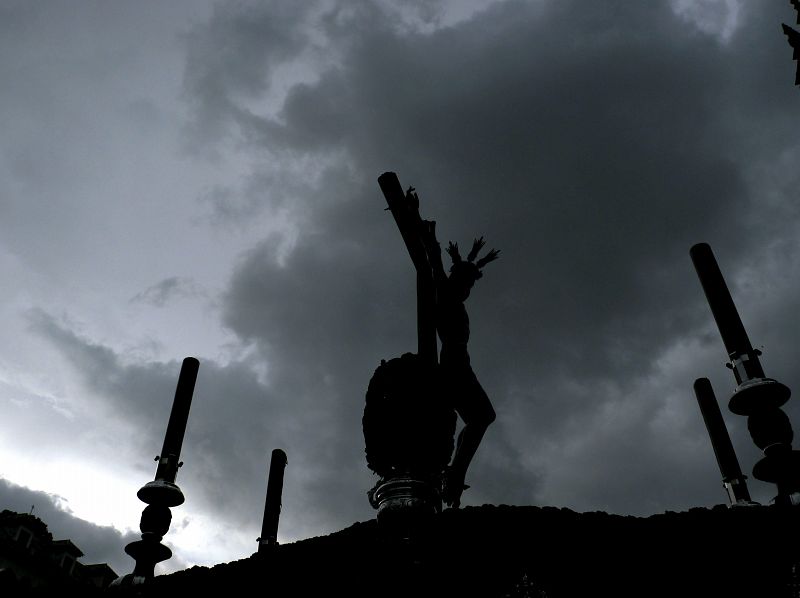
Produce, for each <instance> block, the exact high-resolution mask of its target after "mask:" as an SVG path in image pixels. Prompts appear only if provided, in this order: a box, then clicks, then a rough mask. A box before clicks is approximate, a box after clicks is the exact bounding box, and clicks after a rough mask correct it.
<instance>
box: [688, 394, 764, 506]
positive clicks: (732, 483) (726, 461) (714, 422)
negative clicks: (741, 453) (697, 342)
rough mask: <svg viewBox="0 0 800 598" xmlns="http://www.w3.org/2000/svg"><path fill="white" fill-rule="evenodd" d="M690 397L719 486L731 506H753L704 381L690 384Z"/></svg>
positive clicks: (723, 421) (728, 438) (743, 476)
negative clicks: (692, 396) (697, 408)
mask: <svg viewBox="0 0 800 598" xmlns="http://www.w3.org/2000/svg"><path fill="white" fill-rule="evenodd" d="M694 394H695V396H696V397H697V403H698V405H699V406H700V413H701V414H702V415H703V421H704V422H705V424H706V429H707V430H708V436H709V438H711V447H712V448H713V449H714V455H715V456H716V458H717V465H719V471H720V473H721V474H722V484H723V485H724V486H725V490H726V491H727V492H728V499H729V500H730V503H731V506H737V505H750V504H754V503H753V501H752V499H751V498H750V492H748V490H747V481H746V480H747V477H746V476H745V475H743V474H742V469H741V468H740V467H739V460H738V459H737V458H736V452H735V451H734V450H733V444H732V443H731V437H730V436H729V435H728V428H727V427H725V420H724V419H722V413H721V412H720V410H719V404H718V403H717V397H716V396H715V395H714V389H713V388H712V386H711V381H710V380H709V379H708V378H698V379H697V380H695V381H694Z"/></svg>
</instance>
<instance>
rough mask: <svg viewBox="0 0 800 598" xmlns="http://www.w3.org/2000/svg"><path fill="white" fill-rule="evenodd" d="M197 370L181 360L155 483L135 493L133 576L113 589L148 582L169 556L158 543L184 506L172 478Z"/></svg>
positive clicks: (128, 550)
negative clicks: (138, 508) (138, 506)
mask: <svg viewBox="0 0 800 598" xmlns="http://www.w3.org/2000/svg"><path fill="white" fill-rule="evenodd" d="M199 367H200V362H199V361H198V360H197V359H195V358H194V357H187V358H186V359H184V360H183V365H182V366H181V373H180V376H179V377H178V386H177V388H176V389H175V399H174V400H173V402H172V411H171V412H170V415H169V422H168V424H167V432H166V434H165V435H164V445H163V447H162V449H161V455H159V456H157V457H156V461H157V462H158V467H157V468H156V475H155V479H154V480H153V481H152V482H148V483H147V484H145V485H144V486H142V488H141V489H140V490H139V492H137V493H136V496H138V497H139V499H140V500H141V501H142V502H144V503H147V506H146V507H145V509H144V511H142V518H141V521H140V522H139V529H140V531H141V532H142V538H141V540H137V541H135V542H131V543H130V544H128V545H127V546H126V547H125V552H126V553H127V554H129V555H130V556H131V557H133V559H134V560H135V561H136V566H135V567H134V570H133V573H132V574H128V575H126V576H124V577H121V578H119V579H117V580H116V581H115V582H114V584H115V585H122V584H134V585H135V584H141V583H145V582H147V581H149V580H151V579H152V578H153V577H154V576H155V566H156V564H158V563H160V562H162V561H165V560H167V559H169V558H170V557H171V556H172V551H171V550H170V549H169V547H167V546H165V545H163V544H161V540H162V538H163V537H164V535H166V533H167V531H169V525H170V522H171V521H172V513H171V511H170V510H169V508H170V507H177V506H178V505H181V504H183V502H184V496H183V492H182V491H181V489H180V488H179V487H178V485H177V484H176V483H175V477H176V476H177V474H178V468H180V467H181V466H182V465H183V463H181V462H180V460H179V459H180V454H181V446H182V444H183V436H184V434H185V432H186V422H187V420H188V417H189V407H190V406H191V404H192V395H193V394H194V385H195V381H196V380H197V370H198V368H199Z"/></svg>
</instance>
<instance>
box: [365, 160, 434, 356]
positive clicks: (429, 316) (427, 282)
mask: <svg viewBox="0 0 800 598" xmlns="http://www.w3.org/2000/svg"><path fill="white" fill-rule="evenodd" d="M378 184H379V185H380V187H381V191H383V195H384V197H385V198H386V203H388V204H389V210H390V211H391V212H392V216H394V221H395V222H396V223H397V228H398V229H400V234H401V235H402V237H403V241H404V242H405V244H406V249H408V254H409V255H410V256H411V261H412V262H413V263H414V268H415V269H416V271H417V354H418V355H419V356H420V359H421V360H422V362H423V363H425V364H429V365H431V366H435V365H436V364H437V363H438V359H437V344H436V287H435V285H434V281H433V270H432V269H431V265H430V262H429V261H428V254H427V252H426V251H425V246H424V244H423V242H422V237H421V233H422V230H423V227H424V226H427V223H425V222H423V220H422V218H421V217H420V215H419V200H418V199H417V197H416V195H415V194H413V193H411V189H409V193H404V192H403V187H402V186H401V185H400V181H399V180H398V178H397V175H396V174H395V173H393V172H384V173H383V174H382V175H381V176H380V177H378Z"/></svg>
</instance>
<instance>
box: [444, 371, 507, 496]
mask: <svg viewBox="0 0 800 598" xmlns="http://www.w3.org/2000/svg"><path fill="white" fill-rule="evenodd" d="M463 375H464V381H465V382H466V383H465V384H459V385H458V391H459V394H458V396H457V399H456V400H457V404H456V411H457V412H458V414H459V415H460V416H461V419H462V420H464V427H463V428H462V429H461V432H460V433H459V435H458V440H457V441H456V450H455V454H454V455H453V462H452V463H451V464H450V467H449V468H448V470H447V474H446V478H445V491H444V494H445V495H444V497H443V498H444V501H445V503H447V504H448V505H452V506H454V507H456V508H457V507H458V506H459V505H460V504H461V493H462V492H463V491H464V489H465V486H464V479H465V478H466V475H467V469H468V468H469V464H470V463H471V462H472V458H473V457H474V456H475V453H476V452H477V450H478V446H480V443H481V440H482V439H483V435H484V434H485V433H486V429H487V428H488V427H489V426H490V425H491V424H492V422H493V421H494V420H495V418H496V417H497V415H496V414H495V411H494V408H493V407H492V402H491V401H490V400H489V397H488V395H487V394H486V392H485V391H484V390H483V387H481V385H480V383H479V382H478V379H477V378H476V377H475V374H474V372H473V371H472V369H471V368H470V369H469V370H468V372H465V373H464V374H463Z"/></svg>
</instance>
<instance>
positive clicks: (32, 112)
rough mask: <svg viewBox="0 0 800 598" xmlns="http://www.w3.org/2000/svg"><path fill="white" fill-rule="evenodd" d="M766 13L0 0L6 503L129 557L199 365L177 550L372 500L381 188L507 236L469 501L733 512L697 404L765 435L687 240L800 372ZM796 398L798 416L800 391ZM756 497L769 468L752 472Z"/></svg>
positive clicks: (184, 558)
mask: <svg viewBox="0 0 800 598" xmlns="http://www.w3.org/2000/svg"><path fill="white" fill-rule="evenodd" d="M794 20H795V13H794V12H793V10H792V7H791V6H790V5H789V3H788V2H783V1H776V2H762V1H758V0H751V1H742V0H695V1H691V0H671V1H667V0H664V1H655V0H654V1H652V2H627V1H622V0H616V1H614V0H603V1H595V2H578V1H577V0H576V1H569V0H557V1H556V0H531V1H527V2H525V1H516V0H497V1H494V2H489V1H486V0H482V1H474V2H472V1H470V2H467V1H463V0H450V1H441V2H438V1H434V0H417V1H413V2H411V1H408V2H402V3H400V2H389V1H378V0H362V1H357V0H347V1H344V0H341V1H336V0H327V1H321V0H320V1H316V0H304V1H303V2H289V1H288V0H285V1H273V2H266V1H259V2H251V3H248V2H214V3H205V2H200V1H195V0H192V1H191V2H190V1H184V2H177V1H175V2H156V1H151V2H122V1H113V2H89V1H80V2H69V3H65V2H36V3H31V2H26V1H24V0H20V1H13V0H5V1H2V2H0V81H2V92H0V130H2V136H0V277H2V280H3V284H2V285H0V288H1V289H2V290H0V318H1V321H2V331H3V334H2V335H0V405H2V413H3V417H2V418H1V420H2V421H1V422H0V477H2V478H3V480H4V482H3V483H1V484H0V507H2V508H12V509H15V510H22V511H28V510H30V507H31V505H33V506H34V514H39V515H40V516H41V517H42V518H43V519H44V520H45V522H46V523H47V524H48V525H49V526H50V528H51V531H52V532H53V533H54V535H55V536H56V537H70V538H72V539H73V541H75V543H76V544H77V545H78V546H79V547H80V548H81V549H82V550H83V551H84V552H85V553H86V557H84V559H83V561H84V562H87V563H88V562H101V561H107V562H109V563H110V564H111V565H112V566H113V567H114V568H115V569H116V570H117V572H118V573H121V574H122V573H127V572H130V571H131V570H132V567H133V561H132V560H131V559H130V558H129V557H127V556H126V555H125V554H124V553H123V547H124V545H125V544H126V543H127V542H128V541H130V540H131V539H133V538H135V537H138V520H139V515H140V513H141V510H142V508H143V507H144V504H143V503H141V502H140V501H139V500H138V499H137V498H136V491H137V490H138V489H139V488H140V487H141V486H142V485H143V484H144V483H146V482H147V481H150V480H151V479H152V478H153V474H154V473H155V463H154V462H153V457H154V456H155V455H156V454H157V453H158V451H159V450H160V448H161V443H162V441H163V435H164V431H165V428H166V421H167V417H168V414H169V410H170V406H171V402H172V398H173V395H174V390H175V385H176V383H177V379H178V372H179V370H180V364H181V361H182V359H183V358H184V357H186V356H189V355H191V356H195V357H197V358H198V359H199V360H200V371H199V376H198V380H197V386H196V391H195V395H194V401H193V404H192V409H191V413H190V417H189V423H188V429H187V433H186V437H185V442H184V445H183V453H182V460H183V461H184V463H185V465H184V467H183V468H182V469H181V470H180V474H179V476H178V479H177V482H178V484H179V485H180V487H181V488H182V489H183V491H184V493H185V494H186V497H187V500H186V503H185V504H184V505H182V506H180V507H177V508H174V509H173V523H172V527H171V529H170V532H169V534H168V535H167V537H166V538H165V540H166V541H167V542H168V543H169V544H170V545H171V546H172V547H173V550H174V552H175V557H173V559H171V560H170V561H167V562H166V563H165V564H163V565H160V566H159V567H158V569H157V572H168V571H172V570H176V569H181V568H184V567H186V566H190V565H192V564H206V565H211V564H215V563H219V562H223V561H230V560H234V559H239V558H243V557H246V556H249V555H250V554H251V553H252V552H254V551H255V550H256V548H257V545H256V538H257V537H258V536H259V534H260V526H261V517H262V514H263V504H264V496H265V491H266V478H267V468H268V464H269V456H270V452H271V450H272V449H273V448H278V447H280V448H283V449H284V450H285V451H286V453H287V455H288V459H289V464H288V466H287V468H286V479H285V486H284V495H283V503H284V508H283V513H282V517H281V527H280V535H279V539H280V540H281V542H291V541H294V540H298V539H302V538H307V537H312V536H316V535H321V534H326V533H330V532H333V531H336V530H339V529H342V528H343V527H346V526H348V525H349V524H351V523H353V522H355V521H363V520H366V519H370V518H372V517H373V516H374V512H373V510H372V509H371V507H370V506H369V504H368V501H367V497H366V491H367V490H368V489H369V488H370V487H371V486H372V485H373V483H374V481H375V478H374V477H373V475H372V474H371V473H370V472H369V471H368V469H367V467H366V461H365V459H364V445H363V436H362V432H361V415H362V410H363V404H364V393H365V391H366V387H367V383H368V381H369V379H370V377H371V375H372V373H373V371H374V369H375V367H377V365H378V364H379V363H380V360H381V359H389V358H392V357H397V356H399V355H401V354H402V353H404V352H407V351H414V350H415V349H416V325H415V319H416V314H415V299H414V293H415V286H414V271H413V266H412V264H411V261H410V259H409V257H408V254H407V252H406V250H405V247H404V246H403V243H402V240H401V238H400V235H399V233H398V231H397V229H396V226H395V224H394V221H393V219H392V218H391V216H390V215H389V213H388V212H385V211H384V207H385V201H384V199H383V197H382V195H381V193H380V190H379V188H378V185H377V181H376V180H377V177H378V176H379V175H380V174H381V173H382V172H384V171H387V170H393V171H395V172H397V173H398V175H399V177H400V181H401V183H402V184H403V185H405V186H408V185H414V186H415V187H416V188H417V190H418V192H419V196H420V199H421V212H422V215H423V217H425V218H428V219H433V220H436V221H437V223H438V225H437V231H438V234H439V237H440V240H441V241H442V242H446V241H447V240H453V241H458V242H460V243H461V244H462V246H465V245H468V244H469V243H470V241H471V239H472V238H473V237H474V236H478V235H484V236H485V237H486V239H487V242H488V245H489V246H493V247H497V248H499V249H500V250H501V251H502V254H501V259H500V260H498V261H497V262H493V263H492V264H490V265H488V266H487V267H486V269H485V275H484V277H483V278H482V279H481V280H480V281H479V282H478V283H477V284H476V286H475V289H474V291H473V293H472V296H471V297H470V299H469V301H468V303H467V307H468V309H469V312H470V317H471V323H472V337H471V342H470V353H471V355H472V363H473V366H474V369H475V371H476V373H477V375H478V377H479V379H480V380H481V382H482V384H483V386H484V388H485V389H486V391H487V392H488V394H489V396H490V397H491V399H492V401H493V404H494V406H495V409H496V411H497V414H498V419H497V421H496V422H495V424H494V425H493V426H492V427H491V428H490V430H489V432H488V433H487V435H486V437H485V441H484V444H483V445H482V446H481V448H480V450H479V452H478V455H477V457H476V460H475V462H474V463H473V467H472V469H471V470H470V472H469V473H468V479H467V483H468V484H470V486H471V488H470V489H469V490H468V491H467V492H466V493H465V495H464V504H466V505H480V504H484V503H491V504H518V505H529V504H532V505H554V506H559V507H569V508H572V509H575V510H579V511H587V510H605V511H609V512H613V513H621V514H632V515H649V514H653V513H659V512H663V511H665V510H673V511H680V510H684V509H688V508H690V507H695V506H711V505H714V504H719V503H724V502H726V496H725V494H724V490H723V488H722V486H721V481H720V474H719V471H718V469H717V466H716V462H715V461H714V456H713V452H712V450H711V447H710V444H709V440H708V437H707V435H706V431H705V428H704V426H703V422H702V419H701V417H700V414H699V411H698V409H697V405H696V401H695V398H694V395H693V392H692V383H693V382H694V380H695V378H698V377H708V378H710V379H711V381H712V383H713V384H714V387H715V389H716V392H717V396H718V398H719V400H720V403H721V406H722V408H723V413H724V415H725V419H726V422H727V424H728V427H729V430H730V433H731V436H732V439H733V442H734V445H735V446H736V448H737V451H738V454H739V459H740V461H741V463H742V468H743V469H744V470H745V471H746V472H747V473H749V472H750V470H751V468H752V466H753V464H754V463H755V462H756V461H757V460H758V458H759V454H758V450H757V449H756V447H755V446H754V445H753V443H752V441H751V440H750V438H749V436H748V434H747V430H746V426H745V420H744V418H742V417H738V416H734V415H733V414H731V413H730V412H728V411H727V408H726V405H727V399H728V397H729V396H730V393H731V392H732V390H733V387H734V380H733V377H732V376H731V374H730V372H729V371H728V370H727V369H725V367H724V365H723V364H724V362H725V360H726V355H725V351H724V347H723V345H722V341H721V339H720V337H719V334H718V332H717V330H716V328H715V325H714V322H713V320H712V318H711V313H710V311H709V309H708V306H707V304H706V303H705V298H704V296H703V293H702V290H701V287H700V285H699V282H698V281H697V278H696V275H695V273H694V269H693V267H692V264H691V261H690V259H689V254H688V251H689V248H690V247H691V245H693V244H694V243H697V242H701V241H705V242H708V243H710V244H711V246H712V248H713V249H714V251H715V253H716V256H717V259H718V261H719V263H720V266H721V268H722V270H723V273H724V274H725V276H726V279H727V281H728V284H729V286H730V288H731V291H732V293H733V296H734V298H735V300H736V303H737V305H738V308H739V311H740V313H741V315H742V318H743V320H744V323H745V326H746V327H747V329H748V332H749V334H750V337H751V340H752V342H753V344H754V346H757V347H761V346H763V347H764V349H763V350H764V356H763V365H764V369H765V370H766V372H767V375H769V376H772V377H774V378H777V379H778V380H780V381H782V382H784V383H785V384H787V385H788V386H790V387H791V388H794V389H798V388H800V373H798V370H797V367H796V364H797V359H798V353H799V352H800V345H799V344H798V342H797V337H798V332H800V318H799V317H798V315H797V313H798V312H797V306H798V305H800V283H799V282H798V276H797V272H798V268H800V234H798V233H800V205H799V204H798V197H797V192H798V189H800V168H798V163H799V162H800V137H799V136H798V133H800V127H798V125H799V124H800V89H798V88H796V87H794V85H793V81H794V73H795V68H796V66H795V63H794V62H792V51H791V48H790V47H789V46H788V44H787V43H786V38H785V36H784V35H783V33H782V31H781V22H787V23H789V24H793V23H794ZM785 409H786V411H787V412H788V413H789V414H790V417H791V418H792V420H793V421H794V422H795V426H797V425H800V424H798V422H800V401H797V400H795V401H790V402H789V403H788V404H787V406H786V408H785ZM750 489H751V493H752V494H753V496H754V498H755V499H756V500H759V501H761V502H767V501H769V499H770V498H771V497H772V496H773V495H774V487H772V486H770V485H767V484H763V483H761V482H757V481H756V480H753V479H751V480H750Z"/></svg>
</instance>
